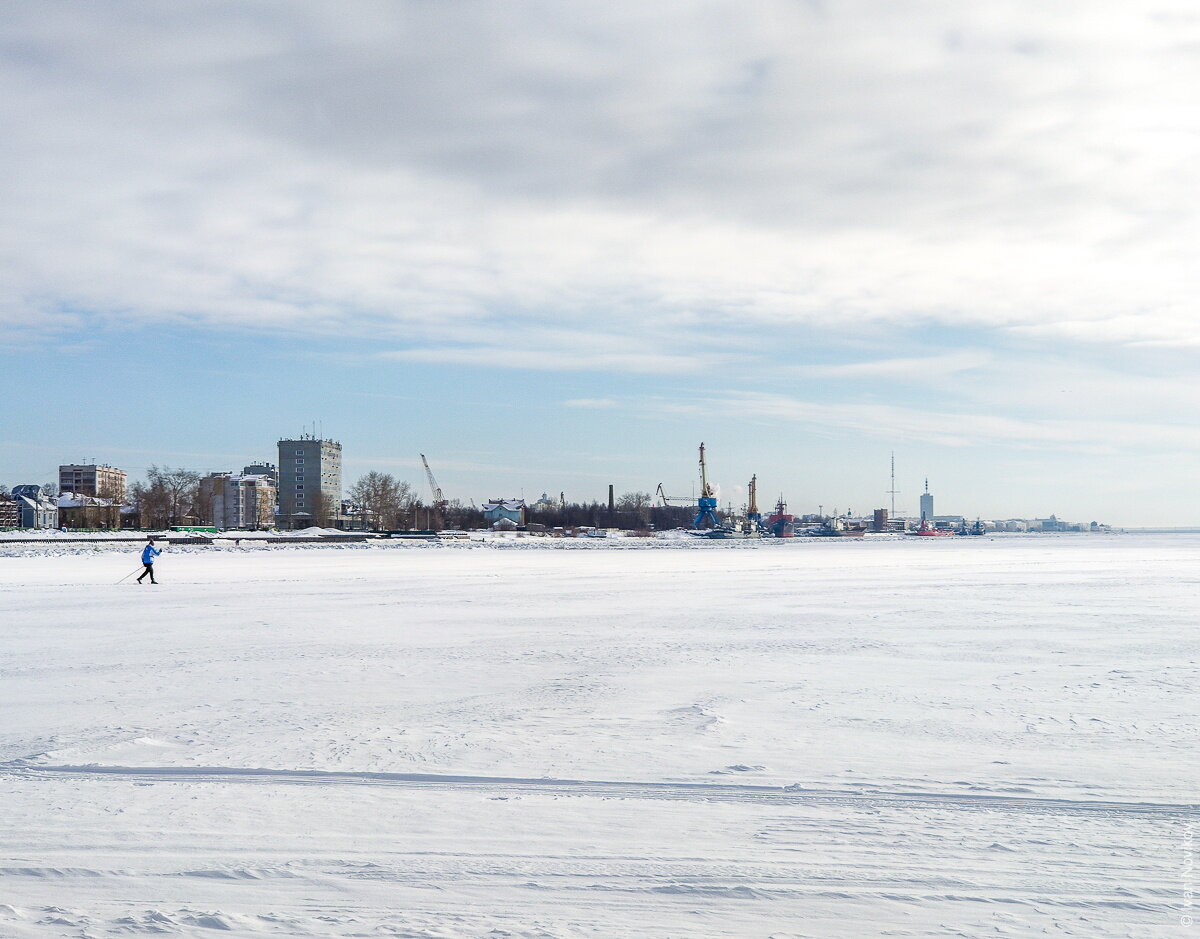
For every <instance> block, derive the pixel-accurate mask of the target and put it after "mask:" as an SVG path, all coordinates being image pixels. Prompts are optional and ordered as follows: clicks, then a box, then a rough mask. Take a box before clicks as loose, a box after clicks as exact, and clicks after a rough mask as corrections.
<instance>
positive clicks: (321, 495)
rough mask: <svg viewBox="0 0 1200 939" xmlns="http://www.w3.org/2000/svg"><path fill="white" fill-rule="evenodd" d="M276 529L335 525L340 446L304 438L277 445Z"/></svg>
mask: <svg viewBox="0 0 1200 939" xmlns="http://www.w3.org/2000/svg"><path fill="white" fill-rule="evenodd" d="M278 446H279V476H278V483H277V486H278V490H279V527H281V528H308V527H310V526H313V525H315V526H318V527H322V528H324V527H328V526H331V525H334V524H337V522H338V518H339V515H340V512H339V509H340V508H341V504H342V445H341V444H340V443H338V442H337V441H336V440H324V439H321V438H319V437H315V436H312V435H311V434H304V435H302V436H300V437H297V438H295V439H290V440H280V441H279V444H278Z"/></svg>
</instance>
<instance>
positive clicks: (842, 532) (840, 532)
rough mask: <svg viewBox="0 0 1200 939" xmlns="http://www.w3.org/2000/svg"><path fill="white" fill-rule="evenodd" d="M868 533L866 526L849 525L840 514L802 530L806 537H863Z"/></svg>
mask: <svg viewBox="0 0 1200 939" xmlns="http://www.w3.org/2000/svg"><path fill="white" fill-rule="evenodd" d="M866 533H867V530H866V528H864V527H863V526H861V525H853V526H851V525H847V524H846V519H845V518H843V517H842V516H840V515H839V516H835V517H834V518H827V519H825V521H823V522H822V523H821V524H820V525H817V526H816V527H814V528H806V529H805V530H804V531H802V532H800V534H802V535H803V536H804V537H805V538H861V537H862V536H863V535H865V534H866Z"/></svg>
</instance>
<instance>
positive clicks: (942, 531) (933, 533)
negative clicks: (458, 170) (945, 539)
mask: <svg viewBox="0 0 1200 939" xmlns="http://www.w3.org/2000/svg"><path fill="white" fill-rule="evenodd" d="M904 534H906V535H917V536H918V537H923V538H938V537H941V536H943V535H956V534H958V532H956V531H955V530H954V529H953V528H935V527H934V525H933V523H932V522H931V521H929V519H927V518H925V517H924V516H921V524H920V525H918V526H917V527H916V528H914V529H913V530H912V531H906V532H905V533H904Z"/></svg>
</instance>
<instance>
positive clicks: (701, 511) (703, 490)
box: [692, 443, 721, 528]
mask: <svg viewBox="0 0 1200 939" xmlns="http://www.w3.org/2000/svg"><path fill="white" fill-rule="evenodd" d="M696 508H697V511H696V520H695V521H694V522H692V527H693V528H701V527H703V526H704V524H705V523H706V522H711V523H712V527H713V528H720V527H721V522H720V521H719V520H718V519H717V494H716V490H715V489H713V487H712V486H711V485H709V482H708V467H707V466H705V464H704V444H703V443H701V444H700V498H699V500H698V504H697V507H696Z"/></svg>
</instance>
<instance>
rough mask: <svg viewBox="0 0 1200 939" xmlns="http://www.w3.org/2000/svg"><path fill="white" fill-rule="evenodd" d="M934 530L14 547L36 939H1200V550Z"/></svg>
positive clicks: (13, 743)
mask: <svg viewBox="0 0 1200 939" xmlns="http://www.w3.org/2000/svg"><path fill="white" fill-rule="evenodd" d="M914 541H919V539H910V541H909V542H895V541H893V542H887V541H883V542H876V543H857V544H832V545H831V544H828V543H821V544H810V545H800V544H796V545H771V546H769V547H767V546H747V545H737V546H734V547H730V546H725V545H700V546H697V545H695V544H693V543H684V544H682V545H679V546H677V547H678V548H679V549H675V546H670V545H666V546H664V545H662V544H658V545H652V546H651V545H643V544H640V543H638V544H631V545H620V546H619V547H620V550H614V548H615V547H617V546H605V545H603V544H599V545H595V544H588V545H586V546H585V547H581V548H579V549H578V550H566V551H563V550H544V549H545V548H553V547H557V546H556V545H547V544H546V543H543V544H541V545H537V544H532V545H531V544H528V543H526V544H514V543H502V544H498V545H493V546H492V547H497V548H500V550H495V551H489V550H486V549H484V550H480V548H481V546H480V545H477V544H475V545H470V546H465V545H457V546H446V547H444V548H443V546H388V547H387V548H378V547H374V546H365V547H361V546H360V547H359V548H354V547H351V546H339V547H336V548H316V547H314V548H306V547H302V548H296V549H285V548H271V549H263V548H261V547H260V546H256V547H254V548H251V549H247V550H232V549H231V550H224V549H219V550H210V551H207V552H205V551H202V550H198V549H197V550H191V549H188V550H186V551H179V552H174V553H172V552H168V553H167V554H166V555H165V556H164V558H163V562H164V563H163V566H162V571H161V574H160V579H162V580H163V581H164V588H165V589H159V590H157V591H150V590H149V589H148V588H137V587H132V588H130V589H126V587H125V586H121V587H118V586H115V581H116V580H117V579H118V578H119V577H120V576H121V575H122V574H124V573H127V572H128V569H129V568H130V567H131V564H130V563H129V558H127V557H126V556H125V555H124V554H122V553H121V552H120V550H119V549H116V548H104V549H99V546H97V547H96V548H95V549H93V548H91V547H87V546H85V547H83V548H69V549H68V548H66V547H65V546H57V547H56V546H53V545H52V544H51V545H47V547H46V548H45V549H44V550H43V551H42V552H41V553H39V552H38V551H37V546H33V547H30V546H27V545H23V546H21V547H20V549H16V548H15V547H14V548H13V549H10V550H9V553H10V555H11V556H8V557H3V558H0V653H3V654H2V655H0V713H2V714H3V715H4V716H5V721H4V723H3V725H0V805H2V806H4V811H3V812H2V813H0V937H5V939H7V937H13V939H45V937H80V939H108V937H118V936H131V935H143V934H146V935H153V934H159V935H178V936H196V935H209V934H227V935H239V936H247V937H256V936H289V937H323V936H329V937H343V936H344V937H350V936H357V937H361V936H368V935H369V936H408V937H442V939H448V937H468V936H471V937H473V936H497V937H499V936H511V937H529V939H534V937H537V939H560V937H561V939H568V937H585V936H586V937H598V936H606V937H607V936H629V937H674V936H680V937H683V936H688V937H691V936H700V937H704V936H713V937H717V936H721V937H751V936H754V937H757V936H761V937H772V939H793V937H810V939H811V937H841V936H848V937H857V936H906V937H917V936H929V937H932V936H961V937H972V939H974V937H979V936H984V935H987V936H1005V937H1025V936H1034V935H1046V936H1076V937H1088V939H1105V937H1118V936H1129V937H1137V939H1144V937H1149V939H1159V937H1163V939H1165V937H1181V936H1186V935H1189V934H1190V933H1191V932H1192V931H1194V930H1195V929H1196V928H1200V927H1188V926H1186V925H1184V923H1183V922H1182V920H1181V916H1182V915H1184V914H1185V913H1186V912H1187V909H1186V907H1185V906H1184V902H1185V894H1184V891H1185V889H1186V887H1187V886H1188V885H1189V884H1191V885H1192V886H1193V888H1194V883H1193V882H1191V881H1189V880H1188V879H1187V878H1188V877H1189V876H1190V874H1189V873H1188V872H1189V870H1190V869H1191V868H1189V867H1188V859H1189V858H1190V857H1191V855H1190V854H1189V853H1188V851H1189V850H1190V849H1189V848H1188V847H1187V846H1188V845H1190V844H1192V842H1191V841H1190V840H1189V839H1190V838H1192V837H1193V836H1194V831H1195V827H1196V819H1197V815H1198V814H1200V809H1198V806H1197V804H1196V803H1194V802H1193V801H1191V800H1192V799H1193V793H1194V788H1195V779H1196V770H1197V769H1200V763H1198V761H1197V758H1196V755H1195V743H1194V741H1195V739H1196V736H1197V729H1198V728H1197V724H1196V719H1195V692H1194V689H1195V687H1196V685H1197V681H1198V680H1200V667H1198V663H1200V638H1198V637H1197V634H1196V632H1195V623H1196V622H1200V594H1198V591H1197V590H1196V587H1197V585H1198V579H1197V576H1196V571H1197V570H1200V538H1195V537H1183V536H1154V537H1128V538H1120V537H1107V536H1100V537H1094V538H1093V537H1073V538H1037V537H1030V538H1009V539H1002V538H1001V539H978V540H976V539H972V540H969V541H968V540H967V539H959V540H955V541H954V543H952V544H949V545H947V544H935V545H930V544H920V543H918V544H913V543H912V542H914ZM963 542H966V543H965V544H964V543H963ZM572 547H574V546H572ZM645 548H651V550H645ZM682 548H686V549H687V550H682ZM0 553H3V552H0ZM126 553H127V552H126ZM134 562H136V558H134Z"/></svg>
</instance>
